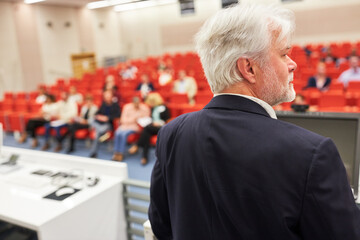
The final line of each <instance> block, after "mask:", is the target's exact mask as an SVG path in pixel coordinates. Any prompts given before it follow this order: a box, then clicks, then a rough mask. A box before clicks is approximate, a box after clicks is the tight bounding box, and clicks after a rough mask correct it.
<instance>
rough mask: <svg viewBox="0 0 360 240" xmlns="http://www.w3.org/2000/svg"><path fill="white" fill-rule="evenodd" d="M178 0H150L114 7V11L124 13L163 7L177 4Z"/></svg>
mask: <svg viewBox="0 0 360 240" xmlns="http://www.w3.org/2000/svg"><path fill="white" fill-rule="evenodd" d="M177 2H178V1H177V0H151V1H150V0H149V1H142V2H135V3H128V4H122V5H117V6H115V7H114V11H116V12H124V11H131V10H136V9H141V8H148V7H155V6H161V5H167V4H172V3H177Z"/></svg>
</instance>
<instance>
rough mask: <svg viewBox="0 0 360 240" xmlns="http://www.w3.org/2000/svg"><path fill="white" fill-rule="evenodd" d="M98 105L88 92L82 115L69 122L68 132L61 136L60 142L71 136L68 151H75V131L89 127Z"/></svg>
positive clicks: (81, 111)
mask: <svg viewBox="0 0 360 240" xmlns="http://www.w3.org/2000/svg"><path fill="white" fill-rule="evenodd" d="M97 110H98V107H97V106H96V105H95V104H94V101H93V96H92V95H91V94H87V95H86V96H85V102H84V105H83V106H82V107H81V110H80V115H79V116H78V117H76V118H74V119H73V120H72V121H71V123H70V124H69V128H68V132H67V133H66V134H65V135H64V136H63V137H62V138H60V139H59V140H60V144H61V142H62V140H63V139H64V138H65V137H66V136H69V138H70V144H69V148H68V149H67V150H66V153H71V152H73V151H75V133H76V131H77V130H80V129H89V128H90V124H91V123H92V122H93V121H94V117H95V113H96V112H97Z"/></svg>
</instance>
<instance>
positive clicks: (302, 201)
mask: <svg viewBox="0 0 360 240" xmlns="http://www.w3.org/2000/svg"><path fill="white" fill-rule="evenodd" d="M156 154H157V161H156V163H155V166H154V169H153V173H152V179H151V191H150V195H151V202H150V208H149V219H150V222H151V225H152V228H153V231H154V233H155V235H156V236H157V238H158V239H160V240H163V239H176V240H192V239H194V240H210V239H214V240H215V239H219V240H233V239H243V240H272V239H273V240H283V239H284V240H295V239H296V240H298V239H308V240H322V239H324V240H325V239H326V240H329V239H332V240H345V239H346V240H359V239H360V212H359V210H358V209H357V207H356V205H355V201H354V198H353V195H352V192H351V188H350V186H349V183H348V180H347V175H346V172H345V168H344V165H343V163H342V161H341V159H340V156H339V154H338V151H337V149H336V147H335V145H334V143H333V142H332V141H331V140H330V139H329V138H325V137H322V136H320V135H317V134H315V133H313V132H310V131H308V130H305V129H303V128H300V127H297V126H295V125H292V124H289V123H286V122H283V121H280V120H276V119H272V118H270V117H269V115H268V113H267V112H266V111H265V110H264V109H263V108H262V107H261V106H260V105H258V104H257V103H255V102H253V101H251V100H249V99H246V98H243V97H239V96H230V95H221V96H217V97H214V98H213V99H212V100H211V101H210V103H209V104H208V105H207V106H206V107H205V108H204V109H203V110H201V111H199V112H194V113H190V114H185V115H182V116H180V117H178V118H177V119H175V120H173V121H171V122H170V123H168V124H167V125H165V126H164V127H163V128H162V129H161V130H160V132H159V135H158V143H157V149H156Z"/></svg>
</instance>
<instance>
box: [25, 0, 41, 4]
mask: <svg viewBox="0 0 360 240" xmlns="http://www.w3.org/2000/svg"><path fill="white" fill-rule="evenodd" d="M43 1H45V0H24V3H26V4H32V3H37V2H43Z"/></svg>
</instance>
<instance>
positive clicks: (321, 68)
mask: <svg viewBox="0 0 360 240" xmlns="http://www.w3.org/2000/svg"><path fill="white" fill-rule="evenodd" d="M330 84H331V78H330V77H328V76H326V65H325V63H323V62H320V63H319V64H318V65H317V72H316V75H315V76H312V77H310V78H309V81H308V83H307V85H306V87H305V89H306V88H317V89H319V90H320V91H327V90H328V89H329V86H330Z"/></svg>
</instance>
